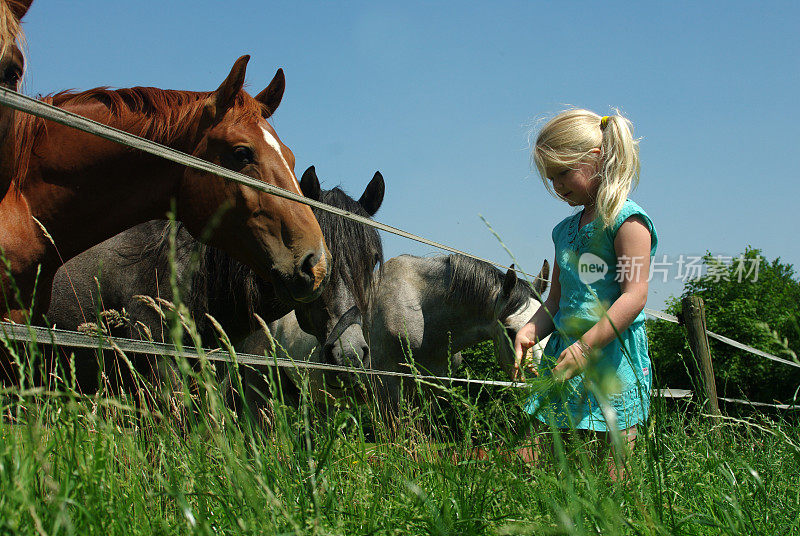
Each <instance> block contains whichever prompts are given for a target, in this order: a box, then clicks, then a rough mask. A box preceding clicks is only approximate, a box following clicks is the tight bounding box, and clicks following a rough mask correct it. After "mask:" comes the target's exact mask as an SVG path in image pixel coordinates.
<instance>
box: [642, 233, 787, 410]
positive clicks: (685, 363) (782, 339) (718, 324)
mask: <svg viewBox="0 0 800 536" xmlns="http://www.w3.org/2000/svg"><path fill="white" fill-rule="evenodd" d="M703 260H704V265H705V268H706V273H705V274H704V275H702V276H701V277H699V278H697V279H692V280H690V281H688V282H687V283H686V285H685V287H684V292H683V295H682V296H681V297H684V296H687V295H690V294H693V295H696V296H699V297H701V298H702V299H703V301H704V303H705V314H706V323H707V325H708V329H709V330H711V331H713V332H715V333H718V334H720V335H724V336H726V337H729V338H731V339H734V340H736V341H739V342H741V343H744V344H746V345H749V346H752V347H754V348H757V349H759V350H763V351H765V352H768V353H770V354H773V355H776V356H778V357H782V358H784V359H788V360H790V361H795V362H797V357H796V355H797V354H799V353H800V327H798V319H799V318H800V282H798V280H797V278H796V274H795V271H794V268H793V267H792V265H791V264H784V263H782V262H781V260H780V258H777V259H775V260H773V261H772V262H769V261H767V259H766V258H765V257H764V256H763V255H762V254H761V251H760V250H758V249H754V248H750V247H748V248H747V249H746V250H745V252H744V253H743V254H742V255H741V256H739V257H738V258H734V259H732V261H733V262H731V263H727V262H724V261H721V260H720V259H719V258H717V257H714V256H712V255H710V254H707V255H706V256H705V257H704V258H703ZM756 265H757V266H758V271H757V274H754V273H753V269H752V268H753V267H754V266H756ZM667 312H669V313H671V314H675V315H678V314H680V312H681V300H680V299H679V298H672V299H671V300H670V301H669V302H668V306H667ZM648 334H649V337H650V355H651V358H652V361H653V365H654V367H655V369H656V372H657V374H658V376H657V377H658V379H659V382H660V383H661V385H663V386H669V387H673V388H688V389H691V388H695V387H696V386H694V385H693V383H692V381H691V379H690V378H691V375H695V374H696V372H695V371H696V364H695V363H693V358H692V355H691V352H690V350H689V345H688V342H687V340H686V335H685V330H684V328H683V327H681V326H677V325H675V324H672V323H668V322H664V321H649V322H648ZM709 341H710V344H711V355H712V361H713V364H714V373H715V376H716V380H717V390H718V392H719V393H720V396H727V397H734V398H741V397H745V398H747V399H750V400H754V401H764V402H770V401H774V400H778V401H784V402H791V401H792V400H793V399H794V398H795V397H796V396H797V389H798V385H800V368H796V367H791V366H788V365H785V364H781V363H777V362H774V361H770V360H767V359H765V358H763V357H760V356H757V355H754V354H752V353H749V352H746V351H744V350H738V349H736V348H734V347H732V346H729V345H727V344H725V343H723V342H720V341H717V340H715V339H713V338H712V339H709Z"/></svg>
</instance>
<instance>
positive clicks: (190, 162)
mask: <svg viewBox="0 0 800 536" xmlns="http://www.w3.org/2000/svg"><path fill="white" fill-rule="evenodd" d="M0 104H3V105H5V106H8V107H10V108H13V109H15V110H18V111H21V112H24V113H28V114H32V115H35V116H38V117H41V118H43V119H46V120H49V121H54V122H56V123H60V124H62V125H65V126H68V127H71V128H75V129H78V130H81V131H83V132H87V133H89V134H93V135H96V136H99V137H101V138H104V139H107V140H109V141H113V142H116V143H120V144H122V145H126V146H128V147H131V148H134V149H138V150H141V151H144V152H147V153H149V154H153V155H156V156H159V157H161V158H165V159H167V160H170V161H172V162H175V163H177V164H181V165H184V166H188V167H191V168H194V169H198V170H201V171H205V172H208V173H213V174H215V175H218V176H220V177H223V178H226V179H228V180H232V181H234V182H238V183H240V184H244V185H246V186H249V187H251V188H254V189H256V190H260V191H263V192H266V193H269V194H272V195H276V196H279V197H283V198H285V199H290V200H292V201H296V202H298V203H302V204H305V205H309V206H311V207H315V208H318V209H320V210H324V211H327V212H330V213H332V214H336V215H338V216H340V217H343V218H347V219H350V220H352V221H355V222H358V223H360V224H362V225H367V226H369V227H373V228H375V229H378V230H381V231H385V232H388V233H391V234H395V235H397V236H401V237H404V238H407V239H409V240H414V241H416V242H420V243H422V244H425V245H428V246H431V247H435V248H437V249H441V250H444V251H448V252H450V253H456V254H458V255H463V256H465V257H469V258H472V259H475V260H478V261H482V262H485V263H488V264H491V265H494V266H497V267H500V268H504V269H511V267H509V266H507V265H505V264H504V263H499V262H495V261H492V260H489V259H485V258H482V257H479V256H477V255H473V254H471V253H468V252H465V251H462V250H459V249H457V248H454V247H452V246H448V245H446V244H442V243H439V242H435V241H433V240H430V239H428V238H425V237H422V236H419V235H416V234H413V233H410V232H408V231H404V230H403V229H400V228H397V227H393V226H391V225H387V224H385V223H381V222H379V221H376V220H373V219H369V218H365V217H363V216H359V215H357V214H353V213H351V212H349V211H346V210H342V209H339V208H337V207H333V206H330V205H327V204H325V203H321V202H319V201H316V200H313V199H309V198H306V197H303V196H300V195H297V194H295V193H294V192H290V191H288V190H284V189H282V188H278V187H276V186H274V185H271V184H268V183H265V182H262V181H259V180H256V179H254V178H252V177H249V176H247V175H244V174H241V173H237V172H234V171H231V170H229V169H227V168H224V167H221V166H218V165H216V164H213V163H211V162H207V161H205V160H202V159H200V158H197V157H194V156H191V155H188V154H186V153H183V152H181V151H177V150H175V149H172V148H170V147H167V146H165V145H161V144H159V143H156V142H153V141H151V140H148V139H146V138H142V137H139V136H135V135H133V134H130V133H128V132H125V131H122V130H119V129H115V128H113V127H110V126H108V125H104V124H102V123H99V122H97V121H93V120H91V119H87V118H85V117H82V116H80V115H77V114H74V113H72V112H69V111H67V110H64V109H61V108H58V107H56V106H52V105H49V104H46V103H43V102H41V101H38V100H36V99H34V98H31V97H28V96H26V95H22V94H20V93H17V92H16V91H13V90H10V89H7V88H3V87H0ZM515 270H516V271H517V272H519V273H521V274H522V275H524V276H526V277H533V276H532V275H531V274H527V273H525V272H523V271H521V270H519V269H515ZM644 312H645V314H647V315H649V316H650V317H653V318H657V319H660V320H664V321H667V322H673V323H677V324H681V321H680V319H679V318H678V317H676V316H674V315H670V314H668V313H665V312H663V311H657V310H653V309H649V308H645V309H644ZM0 329H2V334H3V337H4V339H6V341H12V340H16V341H20V342H31V343H32V342H39V343H49V344H58V345H62V346H77V347H83V348H96V347H98V345H101V346H102V344H103V343H102V340H105V341H106V343H107V344H109V345H113V346H114V347H116V349H118V350H120V351H133V352H142V353H157V351H160V352H164V353H163V354H162V355H172V356H178V355H182V356H183V357H194V358H206V359H210V360H214V359H217V354H218V353H219V352H220V351H219V350H216V351H215V350H204V351H202V352H199V353H196V355H194V354H193V353H191V352H189V353H186V352H185V351H184V352H183V353H175V352H177V351H178V350H177V348H176V347H175V346H173V345H164V344H162V343H153V342H147V341H136V340H132V339H120V338H113V337H101V338H98V337H91V336H88V335H86V334H83V333H78V332H68V331H63V330H52V329H50V330H48V329H46V328H37V327H26V329H27V332H25V330H22V329H20V325H15V324H11V323H7V322H1V323H0ZM43 329H44V330H45V331H41V330H43ZM707 334H708V335H709V336H711V337H713V338H715V339H717V340H719V341H721V342H723V343H725V344H728V345H731V346H733V347H735V348H738V349H740V350H743V351H746V352H749V353H751V354H754V355H757V356H760V357H762V358H765V359H769V360H771V361H774V362H777V363H781V364H784V365H788V366H792V367H798V368H800V363H797V362H793V361H789V360H787V359H783V358H780V357H778V356H775V355H772V354H769V353H767V352H764V351H762V350H758V349H757V348H753V347H751V346H748V345H745V344H742V343H740V342H738V341H735V340H733V339H730V338H728V337H725V336H723V335H719V334H716V333H713V332H711V331H707ZM142 344H144V345H155V346H140V345H142ZM126 348H127V350H126ZM236 358H237V359H238V360H239V362H240V363H243V364H254V365H264V364H266V363H265V358H264V357H263V356H252V355H244V354H242V355H237V357H236ZM224 360H229V358H224ZM285 361H286V362H285V363H284V362H280V361H275V362H274V363H276V364H277V365H278V366H286V367H296V368H309V369H311V368H314V369H322V370H332V371H340V372H358V373H363V374H370V375H393V376H400V377H410V378H416V379H422V380H430V381H446V382H462V383H475V384H482V385H495V386H506V387H518V386H520V384H519V382H501V381H496V380H475V379H465V378H449V377H438V376H424V375H419V374H415V373H400V372H390V371H378V370H365V369H353V368H350V367H339V366H336V365H327V364H316V363H309V362H305V361H290V360H285ZM662 391H663V393H657V394H659V395H661V396H667V397H671V398H683V397H685V396H687V395H686V392H682V393H681V396H670V395H669V393H670V392H677V390H670V389H665V390H662ZM722 400H725V401H727V402H733V403H746V404H750V405H754V406H755V405H757V406H765V405H766V406H771V407H778V408H781V409H797V408H800V406H787V405H770V404H763V403H754V402H749V401H743V400H739V399H725V398H723V399H722Z"/></svg>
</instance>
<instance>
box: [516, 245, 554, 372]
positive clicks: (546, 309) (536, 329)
mask: <svg viewBox="0 0 800 536" xmlns="http://www.w3.org/2000/svg"><path fill="white" fill-rule="evenodd" d="M560 273H561V271H560V270H559V268H558V263H557V262H555V261H554V262H553V273H552V275H551V277H550V293H549V294H548V295H547V299H546V300H545V301H544V303H543V304H542V306H541V307H539V309H538V310H537V311H536V313H534V315H533V317H532V318H531V319H530V320H529V321H528V323H527V324H525V325H524V326H522V329H520V330H519V331H518V332H517V336H516V337H515V339H514V351H515V352H516V359H515V360H514V367H513V369H512V371H511V379H512V380H516V379H517V377H519V376H520V372H519V369H520V367H521V366H522V356H523V355H524V354H525V350H527V349H528V348H530V347H531V346H533V345H535V344H536V343H537V342H539V341H540V340H542V339H544V338H545V337H547V336H548V335H550V334H551V333H552V332H553V329H554V328H555V326H554V325H553V317H554V316H555V314H556V312H558V302H559V300H561V283H560V282H559V281H558V276H559V275H560Z"/></svg>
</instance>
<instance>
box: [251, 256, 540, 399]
mask: <svg viewBox="0 0 800 536" xmlns="http://www.w3.org/2000/svg"><path fill="white" fill-rule="evenodd" d="M548 276H549V265H548V263H547V261H545V262H544V265H543V266H542V270H541V272H540V273H539V275H538V276H537V277H536V279H535V280H534V282H533V284H532V285H529V284H528V283H527V282H525V281H520V280H518V278H517V276H516V272H515V271H513V270H509V271H508V272H506V273H505V274H503V272H501V271H500V270H498V269H496V268H494V267H492V266H490V265H489V264H486V263H483V262H480V261H475V260H472V259H470V258H468V257H463V256H460V255H448V256H441V257H432V258H430V257H414V256H410V255H402V256H400V257H395V258H392V259H390V260H388V261H387V262H386V263H385V264H384V265H383V268H382V269H381V272H380V278H379V279H377V280H376V281H375V285H376V288H375V290H374V292H373V296H372V307H371V309H370V310H369V313H368V314H367V315H365V316H366V318H365V323H364V328H365V330H366V331H367V332H368V339H369V343H370V368H372V369H374V370H387V371H398V372H409V371H410V369H409V367H408V366H407V365H408V364H409V363H411V364H413V365H414V366H415V367H416V368H417V370H418V371H419V372H420V373H421V374H431V375H437V376H450V375H451V373H452V371H454V370H457V369H458V368H459V366H460V365H461V354H460V352H461V350H463V349H465V348H468V347H470V346H472V345H475V344H477V343H479V342H481V341H485V340H492V341H493V342H494V348H495V356H496V358H497V361H498V363H499V364H500V365H502V366H503V367H504V368H506V369H508V368H509V367H510V366H511V365H512V364H513V363H514V357H515V356H514V349H513V344H512V343H511V342H510V341H513V340H514V338H515V337H516V334H517V331H518V330H519V329H520V328H521V327H522V326H523V325H524V324H525V323H526V322H527V321H528V320H530V318H531V317H532V316H533V314H534V312H535V311H536V310H537V309H538V308H539V305H540V302H539V297H540V296H541V295H542V293H544V292H545V290H546V289H547V283H548V281H547V280H548ZM269 327H270V331H271V334H272V335H273V337H274V338H275V340H276V341H277V342H278V343H279V345H280V346H282V347H283V349H284V350H283V352H284V353H282V354H280V355H279V357H288V356H291V357H292V358H293V359H296V360H304V361H310V362H323V361H324V360H323V359H322V356H321V354H320V353H319V350H317V349H315V346H316V344H317V343H316V340H315V338H314V337H313V336H311V335H308V334H305V333H303V331H302V330H301V326H300V324H299V323H298V321H297V319H296V318H295V316H294V315H293V314H292V313H290V314H288V315H286V316H285V317H283V318H281V319H279V320H277V321H275V322H273V323H271V324H270V325H269ZM246 345H247V350H248V351H249V352H252V353H262V352H263V351H264V350H265V349H267V346H268V340H267V338H266V336H265V335H264V334H263V333H260V332H259V333H254V334H253V335H252V336H251V337H250V338H248V340H247V342H246ZM541 348H543V346H539V347H538V348H535V349H534V353H535V354H536V353H537V352H538V353H541ZM536 357H537V356H534V359H536ZM291 377H292V380H293V381H298V382H299V381H301V380H302V381H307V382H308V387H309V394H310V396H311V398H312V399H313V400H316V401H321V400H322V399H323V398H324V397H325V396H328V395H330V396H333V397H336V396H340V395H341V394H344V393H342V392H341V391H340V390H337V389H335V388H332V387H331V386H330V385H329V384H328V385H326V383H325V377H324V376H323V375H322V373H320V372H317V371H313V370H311V371H308V372H306V371H297V372H295V373H294V374H292V375H291ZM373 389H374V394H375V395H377V398H378V402H379V404H380V405H381V407H382V409H384V410H385V411H387V413H390V414H393V413H395V412H396V410H397V407H398V404H399V402H400V393H401V380H400V379H398V378H396V377H391V376H376V377H375V380H374V382H373ZM408 391H411V392H413V391H414V389H409V390H408Z"/></svg>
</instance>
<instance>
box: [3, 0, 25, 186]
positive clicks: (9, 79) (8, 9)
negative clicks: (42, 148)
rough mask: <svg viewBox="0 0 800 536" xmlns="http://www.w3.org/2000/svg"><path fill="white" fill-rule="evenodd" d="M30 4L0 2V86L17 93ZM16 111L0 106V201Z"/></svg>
mask: <svg viewBox="0 0 800 536" xmlns="http://www.w3.org/2000/svg"><path fill="white" fill-rule="evenodd" d="M32 1H33V0H0V86H3V87H4V88H7V89H13V90H14V91H16V90H17V89H19V84H20V81H21V80H22V72H23V70H24V68H25V58H24V57H23V55H22V51H21V50H20V48H19V46H18V41H20V40H23V39H24V36H23V33H22V27H21V26H20V20H22V17H24V16H25V13H27V12H28V8H30V7H31V2H32ZM15 115H16V113H15V111H14V110H13V109H11V108H7V107H5V106H2V105H0V198H2V197H3V196H4V195H5V194H6V191H8V188H9V186H10V185H11V174H12V166H10V165H9V163H10V162H11V161H12V158H13V155H14V139H13V137H11V138H10V139H9V133H10V131H11V125H12V124H13V122H14V116H15Z"/></svg>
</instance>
